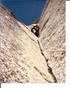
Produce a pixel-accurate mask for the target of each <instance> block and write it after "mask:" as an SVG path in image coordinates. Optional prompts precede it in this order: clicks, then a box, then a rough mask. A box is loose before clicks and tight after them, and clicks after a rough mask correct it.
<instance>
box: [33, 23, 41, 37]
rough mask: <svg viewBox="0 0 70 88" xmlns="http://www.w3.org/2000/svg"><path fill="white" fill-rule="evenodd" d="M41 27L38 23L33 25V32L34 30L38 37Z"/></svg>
mask: <svg viewBox="0 0 70 88" xmlns="http://www.w3.org/2000/svg"><path fill="white" fill-rule="evenodd" d="M39 29H40V27H39V26H38V25H37V24H36V25H35V26H33V28H32V29H31V32H33V33H34V34H35V35H36V36H37V37H39Z"/></svg>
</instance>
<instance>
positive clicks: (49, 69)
mask: <svg viewBox="0 0 70 88" xmlns="http://www.w3.org/2000/svg"><path fill="white" fill-rule="evenodd" d="M38 45H39V48H40V51H41V54H42V55H43V57H44V58H45V61H46V64H47V66H48V72H49V73H50V74H51V76H52V78H53V80H54V82H55V83H57V79H56V77H55V75H54V73H53V71H52V68H51V67H50V66H49V64H48V59H47V57H46V56H45V54H44V53H43V49H42V48H41V45H40V42H39V40H38Z"/></svg>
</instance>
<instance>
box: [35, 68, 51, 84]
mask: <svg viewBox="0 0 70 88" xmlns="http://www.w3.org/2000/svg"><path fill="white" fill-rule="evenodd" d="M34 69H35V70H36V71H37V72H38V73H39V74H40V75H41V76H42V78H43V79H44V80H46V81H48V83H52V82H51V81H50V80H48V79H47V76H46V75H45V74H44V73H43V72H41V71H40V70H39V69H38V68H37V67H36V66H34Z"/></svg>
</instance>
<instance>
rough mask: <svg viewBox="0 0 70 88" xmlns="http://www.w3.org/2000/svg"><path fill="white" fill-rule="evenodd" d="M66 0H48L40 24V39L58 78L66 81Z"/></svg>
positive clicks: (60, 80)
mask: <svg viewBox="0 0 70 88" xmlns="http://www.w3.org/2000/svg"><path fill="white" fill-rule="evenodd" d="M64 6H65V1H64V0H48V3H47V4H46V5H45V8H46V7H47V9H44V11H43V13H42V16H41V17H40V21H39V25H40V28H41V32H40V33H41V34H40V41H41V43H42V45H43V51H44V52H45V54H46V57H47V59H49V65H50V66H51V67H52V70H53V72H54V74H55V76H56V78H57V80H58V82H60V83H61V82H64V81H65V59H64V58H65V7H64Z"/></svg>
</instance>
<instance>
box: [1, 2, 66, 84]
mask: <svg viewBox="0 0 70 88" xmlns="http://www.w3.org/2000/svg"><path fill="white" fill-rule="evenodd" d="M64 21H65V20H64V0H48V2H46V4H45V8H44V10H43V13H42V15H41V17H40V20H39V21H38V24H39V26H40V37H39V38H37V37H36V36H35V35H34V34H33V33H31V31H30V30H31V27H32V26H33V25H34V24H32V25H30V26H26V25H25V24H22V23H20V22H19V21H18V20H17V19H16V17H15V16H13V15H12V14H11V12H10V11H9V10H8V9H6V8H4V7H3V6H0V83H11V82H19V83H26V82H31V83H54V82H59V83H62V82H64V80H65V71H64V69H65V59H64V58H65V30H64Z"/></svg>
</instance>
